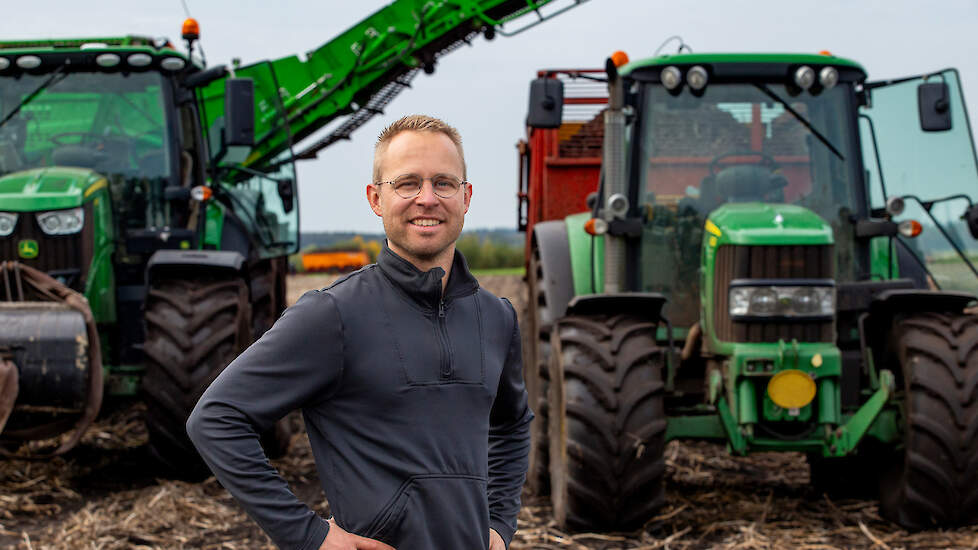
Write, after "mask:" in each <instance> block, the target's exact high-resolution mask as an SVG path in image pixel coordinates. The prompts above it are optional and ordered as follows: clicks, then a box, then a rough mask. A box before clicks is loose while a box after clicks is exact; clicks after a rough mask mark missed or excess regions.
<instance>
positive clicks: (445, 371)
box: [438, 298, 452, 380]
mask: <svg viewBox="0 0 978 550" xmlns="http://www.w3.org/2000/svg"><path fill="white" fill-rule="evenodd" d="M438 337H439V339H440V340H441V378H442V379H443V380H447V379H450V378H451V377H452V350H451V347H450V345H449V342H448V326H447V325H446V324H445V299H444V298H441V299H439V300H438Z"/></svg>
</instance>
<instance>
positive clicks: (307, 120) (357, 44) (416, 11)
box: [199, 0, 586, 167]
mask: <svg viewBox="0 0 978 550" xmlns="http://www.w3.org/2000/svg"><path fill="white" fill-rule="evenodd" d="M551 1H552V0H481V1H480V0H443V1H432V0H397V1H395V2H392V3H390V4H389V5H387V6H385V7H383V8H381V9H379V10H377V11H376V12H375V13H373V14H371V15H370V16H368V17H367V18H365V19H364V20H362V21H360V22H359V23H357V24H356V25H354V26H353V27H351V28H349V29H347V30H346V31H345V32H343V33H342V34H340V35H339V36H337V37H336V38H334V39H332V40H330V41H329V42H327V43H325V44H323V45H322V46H320V47H319V48H317V49H316V50H313V51H311V52H309V53H307V54H306V59H305V60H304V61H303V60H300V59H299V58H298V57H297V56H289V57H283V58H281V59H276V60H273V61H262V62H259V63H255V64H252V65H247V66H244V67H238V68H236V69H235V70H234V73H235V76H236V77H239V78H241V77H245V78H251V79H253V80H254V84H255V147H254V148H253V149H252V150H251V153H250V154H249V156H248V157H247V160H246V161H245V164H246V165H249V166H255V167H263V166H268V165H270V164H272V163H273V161H275V160H276V159H277V158H278V157H279V155H281V154H282V153H283V151H287V150H288V149H289V145H290V142H291V143H292V144H297V143H299V142H300V141H302V140H303V139H304V138H307V137H308V136H310V135H311V134H313V133H314V132H316V131H317V130H319V129H321V128H322V127H323V126H325V125H326V124H328V123H329V122H331V121H332V120H333V119H335V118H336V117H338V116H342V115H345V114H350V113H352V116H351V117H350V118H349V119H348V120H346V121H345V122H344V123H343V124H342V125H340V126H339V127H338V128H336V129H335V130H334V131H333V132H332V133H330V134H329V135H328V136H326V137H325V138H322V139H320V140H318V141H317V142H316V143H313V144H311V145H307V146H306V147H305V148H304V149H302V150H301V151H300V152H297V153H296V158H315V156H316V152H317V151H319V150H320V149H322V148H324V147H326V146H328V145H330V144H331V143H334V142H336V141H338V140H340V139H349V136H350V133H351V132H352V131H353V130H355V129H356V128H357V127H359V126H360V125H362V124H363V123H364V122H366V121H367V120H368V119H369V118H370V117H372V116H373V115H375V114H377V113H380V112H382V109H383V107H384V106H385V105H386V104H387V103H388V102H389V101H390V100H391V99H393V97H394V96H395V95H397V93H398V92H400V91H401V90H402V89H403V88H405V87H407V86H408V85H409V83H410V80H411V78H413V77H414V76H415V75H416V74H417V72H418V71H419V70H422V69H423V70H425V71H426V72H431V71H432V70H434V62H435V60H436V58H438V57H440V56H441V55H444V54H445V53H448V52H450V51H452V50H454V49H455V48H457V47H458V46H459V45H460V44H462V43H465V42H468V41H469V40H471V39H472V38H473V37H474V35H476V34H477V33H479V32H483V33H485V34H486V36H487V37H488V38H491V37H492V36H493V35H494V34H495V33H496V31H497V29H499V31H500V33H501V34H507V35H508V34H515V33H505V32H503V31H502V25H503V24H505V23H507V22H510V21H512V20H514V19H517V18H520V17H522V16H524V15H527V14H535V15H536V16H537V18H538V19H537V20H536V21H534V22H533V23H531V24H529V25H526V26H525V27H523V28H522V29H520V30H523V29H525V28H528V27H531V26H533V25H535V24H537V23H539V22H541V21H543V20H544V19H547V18H549V17H552V16H554V15H557V14H558V13H560V12H562V11H565V10H566V9H569V8H570V7H573V6H576V5H578V4H581V3H583V2H584V1H586V0H573V3H572V4H570V5H568V6H567V7H565V8H564V9H561V10H559V11H556V12H554V13H551V14H550V15H549V16H546V17H545V16H543V15H542V14H540V12H539V11H538V10H539V8H540V7H541V6H544V5H545V4H548V3H551ZM199 93H200V94H201V95H202V97H201V99H202V103H203V106H204V108H203V109H202V112H201V117H202V119H203V120H202V122H203V126H204V128H211V126H212V124H213V123H214V120H215V119H216V118H217V117H219V116H221V115H222V114H223V113H224V82H223V80H218V81H216V82H213V83H211V84H209V85H208V86H207V87H205V88H204V89H203V90H201V91H200V92H199Z"/></svg>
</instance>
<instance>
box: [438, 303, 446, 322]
mask: <svg viewBox="0 0 978 550" xmlns="http://www.w3.org/2000/svg"><path fill="white" fill-rule="evenodd" d="M438 316H439V317H442V318H444V317H445V300H444V299H442V300H438Z"/></svg>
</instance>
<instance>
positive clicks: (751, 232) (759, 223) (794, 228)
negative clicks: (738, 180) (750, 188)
mask: <svg viewBox="0 0 978 550" xmlns="http://www.w3.org/2000/svg"><path fill="white" fill-rule="evenodd" d="M709 221H711V222H713V223H714V224H715V225H716V226H717V227H718V228H719V229H720V231H721V232H722V235H720V236H719V237H717V243H716V246H717V247H720V246H723V245H725V244H735V245H785V244H792V245H819V244H832V242H833V236H832V226H831V225H829V224H828V223H827V222H826V221H825V220H823V219H822V218H821V217H819V216H818V214H815V213H814V212H812V211H811V210H809V209H807V208H804V207H801V206H795V205H791V204H770V203H761V202H743V203H728V204H724V205H722V206H720V207H719V208H717V209H716V210H714V211H713V212H712V213H711V214H710V217H709ZM711 236H715V235H713V234H712V233H710V232H706V233H704V242H705V243H706V245H707V246H709V243H710V237H711Z"/></svg>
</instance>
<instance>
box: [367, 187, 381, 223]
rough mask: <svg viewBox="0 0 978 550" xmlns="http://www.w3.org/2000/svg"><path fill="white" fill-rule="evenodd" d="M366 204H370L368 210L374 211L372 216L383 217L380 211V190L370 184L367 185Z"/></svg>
mask: <svg viewBox="0 0 978 550" xmlns="http://www.w3.org/2000/svg"><path fill="white" fill-rule="evenodd" d="M367 202H369V203H370V209H371V210H373V211H374V214H377V215H378V216H383V214H382V211H381V209H380V189H379V188H378V187H377V186H376V185H374V184H372V183H368V184H367Z"/></svg>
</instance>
